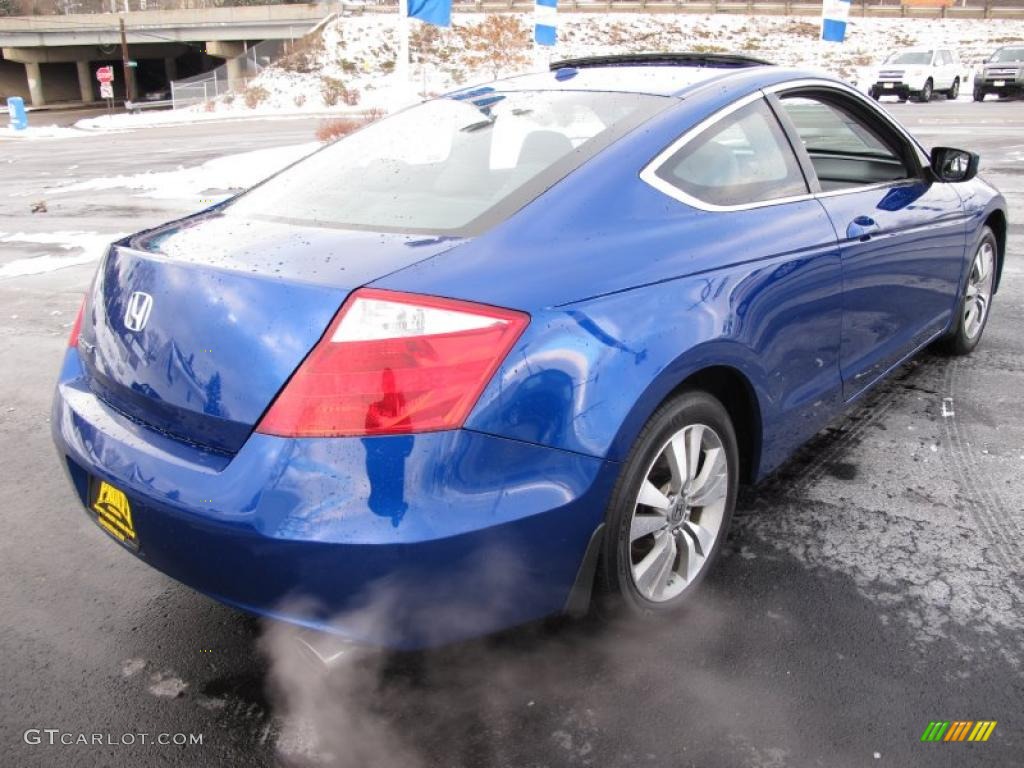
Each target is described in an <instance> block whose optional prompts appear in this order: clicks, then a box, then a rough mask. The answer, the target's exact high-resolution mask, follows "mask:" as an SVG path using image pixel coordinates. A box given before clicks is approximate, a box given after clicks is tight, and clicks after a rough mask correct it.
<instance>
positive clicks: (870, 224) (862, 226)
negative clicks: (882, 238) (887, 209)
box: [846, 216, 882, 243]
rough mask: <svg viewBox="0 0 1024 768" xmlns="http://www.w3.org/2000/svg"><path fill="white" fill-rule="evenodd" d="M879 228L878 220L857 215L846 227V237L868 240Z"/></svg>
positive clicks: (862, 240)
mask: <svg viewBox="0 0 1024 768" xmlns="http://www.w3.org/2000/svg"><path fill="white" fill-rule="evenodd" d="M881 229H882V228H881V227H880V226H878V222H877V221H875V220H874V219H872V218H871V217H870V216H858V217H857V218H856V219H854V220H853V221H851V222H850V226H848V227H847V228H846V237H847V238H848V239H850V240H860V241H861V242H862V243H863V242H867V241H868V240H870V239H871V236H872V235H873V234H875V233H876V232H879V231H881Z"/></svg>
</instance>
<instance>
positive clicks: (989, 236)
mask: <svg viewBox="0 0 1024 768" xmlns="http://www.w3.org/2000/svg"><path fill="white" fill-rule="evenodd" d="M986 244H988V245H990V246H991V247H992V253H993V257H994V258H993V263H992V272H993V278H992V279H993V283H992V286H993V291H992V293H990V294H989V298H988V304H987V306H986V308H985V313H984V316H983V319H982V322H981V327H980V328H978V329H977V331H976V332H975V333H974V335H973V336H972V335H970V334H969V333H968V329H967V312H966V308H967V289H968V287H969V285H970V283H971V275H972V273H973V271H974V261H975V259H976V258H977V255H978V254H979V253H980V252H981V251H982V249H983V248H984V247H985V245H986ZM998 269H999V241H998V240H996V236H995V234H994V233H993V232H992V230H991V229H989V228H988V227H982V230H981V236H980V237H979V238H978V241H977V242H976V243H975V244H974V249H973V250H972V251H971V264H970V266H968V272H967V278H966V279H965V280H964V287H963V289H962V290H961V292H960V300H959V301H958V302H957V305H956V317H955V318H954V321H953V325H952V327H950V329H949V331H948V332H947V333H946V335H945V336H943V337H942V338H941V339H939V340H938V342H936V349H937V350H938V351H940V352H943V353H944V354H947V355H954V356H960V355H969V354H970V353H971V352H973V351H974V348H975V347H977V346H978V343H979V342H980V341H981V337H982V336H983V335H984V334H985V326H986V325H988V319H989V317H990V316H991V314H992V298H993V294H994V293H995V291H994V287H995V282H994V281H995V275H997V274H998Z"/></svg>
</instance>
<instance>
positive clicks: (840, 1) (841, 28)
mask: <svg viewBox="0 0 1024 768" xmlns="http://www.w3.org/2000/svg"><path fill="white" fill-rule="evenodd" d="M850 5H851V3H850V0H823V2H822V4H821V39H822V40H826V41H828V42H830V43H841V42H843V40H845V39H846V20H847V18H849V16H850Z"/></svg>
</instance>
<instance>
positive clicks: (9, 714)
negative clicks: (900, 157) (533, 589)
mask: <svg viewBox="0 0 1024 768" xmlns="http://www.w3.org/2000/svg"><path fill="white" fill-rule="evenodd" d="M892 110H893V112H894V113H895V114H896V115H897V116H898V117H899V118H900V119H901V120H903V121H904V122H905V123H906V124H907V125H908V127H910V128H911V129H912V130H913V131H914V132H915V133H916V134H917V135H918V136H919V137H920V138H921V139H922V140H923V141H924V143H925V144H943V145H951V146H962V147H965V148H969V149H974V150H976V151H979V152H980V153H981V154H982V157H983V171H982V172H983V174H985V175H986V176H987V177H988V178H989V179H990V180H991V181H993V182H994V183H995V184H996V185H997V186H999V187H1000V188H1001V189H1002V191H1003V192H1004V194H1005V195H1006V196H1007V198H1008V199H1009V201H1010V218H1011V232H1010V249H1009V253H1008V255H1007V259H1006V266H1005V269H1004V274H1003V286H1002V289H1001V291H1000V293H999V294H998V295H997V297H996V299H995V302H994V304H993V315H992V317H991V321H990V323H989V326H988V328H987V330H986V335H985V338H984V340H983V341H982V344H981V346H980V347H979V348H978V349H977V350H976V352H975V353H974V354H973V355H972V356H970V357H968V358H962V359H959V360H949V359H946V358H942V357H939V356H936V355H934V354H931V353H926V354H924V355H922V356H921V357H920V358H919V359H918V360H916V361H915V362H914V363H913V364H911V365H908V366H906V367H905V368H904V369H902V370H901V371H900V372H899V374H898V375H897V376H895V377H893V378H892V379H891V380H890V381H889V382H888V383H886V384H885V385H883V386H882V387H880V388H879V389H877V390H876V391H874V392H873V393H872V394H871V395H870V396H869V397H867V398H866V399H865V400H864V401H863V402H861V403H860V404H859V405H858V406H857V407H856V408H854V409H853V410H852V411H851V412H850V413H849V414H848V415H847V417H846V418H845V419H843V420H841V421H838V422H837V423H835V424H834V425H833V426H832V427H831V428H830V429H828V430H825V431H824V432H823V433H822V434H820V435H819V436H818V437H817V438H815V440H814V441H812V443H810V444H809V445H808V446H807V447H806V448H805V449H804V450H802V451H801V452H800V454H799V455H798V456H796V457H795V458H794V459H793V460H792V461H790V462H789V463H788V464H787V465H786V466H785V467H784V468H783V469H782V470H780V471H779V472H778V473H777V474H776V475H774V476H773V477H772V478H770V479H769V480H767V481H766V482H765V483H762V484H761V485H760V486H758V487H756V488H752V489H748V490H747V491H745V493H744V494H743V497H742V498H741V502H740V506H739V509H738V511H737V517H736V519H735V521H734V525H733V528H732V531H731V535H730V537H729V540H728V546H727V549H726V550H725V551H724V553H723V554H724V555H725V556H724V557H723V558H721V559H720V560H719V563H718V565H717V568H716V570H715V571H714V573H713V574H711V575H710V576H709V578H708V579H707V581H706V582H705V589H704V594H703V595H702V597H701V598H700V599H699V600H697V601H695V602H694V603H693V604H691V606H690V608H689V609H688V611H687V612H686V613H685V614H684V615H683V616H682V617H680V618H678V619H676V620H674V621H672V622H670V623H664V624H657V625H653V626H642V627H635V626H620V625H615V624H613V625H602V624H599V623H597V622H596V621H594V620H590V619H588V620H583V621H575V622H572V621H551V622H545V623H541V624H539V625H535V626H531V627H526V628H522V629H519V630H515V631H512V632H508V633H505V634H503V635H501V636H498V637H494V638H488V639H485V640H481V641H477V642H472V643H465V644H461V645H459V646H454V647H451V648H446V649H441V650H438V651H433V652H430V653H426V654H406V655H396V654H383V653H377V652H369V651H363V650H358V649H343V648H342V649H337V650H338V652H339V654H340V655H339V656H338V657H337V658H336V659H335V660H334V661H333V663H332V665H331V668H330V671H329V672H325V671H324V669H323V668H322V667H321V666H320V665H319V663H318V662H315V661H313V660H311V657H310V655H309V654H308V653H306V652H304V649H303V647H302V645H301V643H300V642H299V638H297V637H296V636H295V635H293V633H291V632H289V631H286V630H285V629H284V628H282V627H279V626H269V627H267V626H264V625H262V624H261V623H260V622H259V621H257V620H255V619H252V618H249V617H246V616H243V615H241V614H239V613H237V612H235V611H233V610H231V609H228V608H226V607H223V606H221V605H219V604H216V603H214V602H212V601H210V600H208V599H206V598H204V597H201V596H199V595H197V594H195V593H193V592H191V591H190V590H188V589H186V588H184V587H182V586H179V585H177V584H175V583H173V582H171V581H169V580H168V579H166V578H165V577H163V576H162V575H160V574H158V573H156V572H153V571H152V570H150V569H149V568H147V567H145V566H144V565H142V564H141V563H139V562H137V561H136V560H135V559H133V558H132V557H130V556H128V555H127V554H126V553H124V552H122V551H120V549H119V548H118V547H116V546H114V545H113V544H111V543H110V542H109V541H108V540H107V539H106V538H105V536H104V535H103V534H102V533H101V532H100V531H98V530H97V529H96V527H95V526H94V525H93V524H92V523H91V522H90V521H89V520H88V519H87V517H86V516H85V515H84V514H82V513H81V512H80V511H79V510H78V508H77V503H76V501H75V499H74V498H73V496H72V493H71V491H70V489H69V488H68V486H67V484H66V482H65V480H64V478H63V476H62V475H61V472H60V470H59V468H58V464H57V460H56V457H55V455H54V450H53V448H52V446H51V443H50V439H49V425H48V423H47V419H48V415H49V399H50V393H51V388H52V385H53V381H54V379H55V377H56V373H57V368H58V365H59V361H60V356H61V353H62V350H63V347H64V344H65V338H66V336H67V331H68V325H69V324H70V322H71V320H72V318H73V316H74V312H75V309H76V308H77V304H78V301H79V297H80V295H81V292H82V290H83V288H84V287H85V285H86V283H87V281H88V280H89V278H90V276H91V273H92V270H93V268H94V265H88V264H83V265H80V266H73V267H68V268H65V269H61V270H58V271H54V272H49V273H46V274H39V275H29V276H24V277H16V278H8V279H3V280H0V306H2V308H3V309H2V312H0V354H2V359H3V360H4V365H3V366H0V457H2V466H3V471H2V472H0V491H2V498H3V499H4V500H5V501H6V504H5V505H4V506H5V515H6V518H7V524H6V526H5V527H4V535H3V536H0V562H2V563H3V565H4V576H3V578H2V580H0V609H2V612H3V617H4V621H3V623H2V624H0V651H2V655H0V673H2V676H0V679H2V680H3V681H4V684H5V685H4V688H5V690H4V692H3V694H4V695H3V698H2V699H0V724H2V726H0V750H2V753H3V754H4V757H3V758H2V761H3V762H4V764H9V765H18V766H49V765H56V764H75V765H82V766H90V765H104V766H109V765H122V764H124V765H128V764H140V763H141V764H145V765H150V764H152V765H188V766H200V765H211V766H212V765H242V764H245V765H255V766H260V765H275V764H285V765H324V764H337V765H342V766H346V768H348V767H352V768H355V767H356V766H359V767H362V766H396V767H397V766H417V765H422V766H428V765H439V766H508V767H509V768H511V767H513V766H515V767H516V768H519V767H520V766H522V767H526V766H565V765H572V766H601V767H604V766H624V767H625V766H657V767H658V768H660V767H661V766H691V765H692V766H723V767H725V766H729V767H745V766H749V767H751V768H753V767H757V766H760V767H765V766H824V767H826V768H842V767H844V766H869V765H871V766H876V765H877V766H882V765H889V766H957V767H959V766H975V765H978V766H1012V765H1020V764H1021V763H1022V762H1024V736H1022V728H1024V707H1022V705H1021V702H1022V701H1024V672H1022V669H1021V663H1022V660H1024V644H1022V642H1021V637H1022V636H1024V635H1022V630H1024V577H1022V572H1024V569H1022V566H1024V483H1022V481H1021V476H1022V472H1024V411H1022V409H1021V407H1020V404H1021V401H1022V399H1024V398H1022V395H1024V386H1022V383H1021V376H1022V368H1024V336H1022V334H1021V332H1020V328H1021V327H1024V283H1022V280H1021V276H1022V272H1024V251H1022V250H1021V245H1020V244H1021V242H1024V240H1022V235H1024V227H1022V226H1021V225H1020V224H1018V223H1017V219H1018V215H1017V213H1016V212H1017V211H1018V210H1019V209H1020V208H1021V205H1022V203H1024V138H1021V134H1020V131H1019V126H1020V125H1022V124H1024V103H1020V102H1016V103H999V102H985V103H984V104H981V105H974V104H970V103H956V104H947V103H944V102H936V103H933V104H928V105H893V106H892ZM315 124H316V121H315V120H307V121H301V120H300V121H251V122H247V123H245V124H244V126H243V127H242V128H240V127H239V126H238V125H237V124H211V125H205V126H182V127H177V128H161V129H151V130H147V131H138V132H133V133H125V134H117V135H116V136H107V137H88V138H75V139H59V140H47V141H42V140H40V141H35V142H21V141H19V142H6V143H4V144H3V145H2V149H3V159H2V160H0V170H2V171H4V173H5V174H6V175H5V178H4V181H3V184H2V185H0V198H3V204H2V205H0V231H3V232H8V233H9V232H20V231H26V232H45V231H47V230H48V229H49V230H54V229H56V230H77V231H88V232H97V233H112V232H117V231H125V230H126V229H138V228H141V227H143V226H145V225H148V224H155V223H158V222H159V221H161V220H163V219H166V218H169V217H170V216H174V215H178V214H179V213H184V212H186V211H187V210H188V208H187V206H188V205H189V204H191V203H190V202H188V201H180V200H173V199H172V200H157V201H154V200H153V199H151V198H140V197H137V196H134V195H132V194H130V193H128V192H125V191H123V190H122V191H121V192H107V193H103V194H101V195H95V194H89V193H80V194H71V195H59V194H58V195H56V196H53V195H50V194H49V192H48V190H47V189H45V185H47V184H57V183H63V182H64V181H65V180H66V179H67V178H70V177H74V178H75V179H83V178H86V179H87V178H92V177H96V176H109V175H117V174H126V173H136V172H138V171H139V170H140V169H152V170H170V169H173V168H176V167H177V166H178V165H186V166H189V165H195V164H197V163H200V162H203V161H204V160H207V159H210V158H213V157H217V156H219V155H222V154H225V153H226V152H231V151H242V150H245V149H251V148H258V147H269V146H277V145H285V144H297V143H301V142H305V141H309V140H310V138H311V137H312V134H313V130H314V128H315ZM4 161H7V162H6V163H5V162H4ZM72 165H75V166H77V167H76V168H74V169H72V170H69V168H70V166H72ZM44 174H48V175H44ZM36 197H39V198H41V199H42V198H46V199H47V201H48V202H49V203H50V205H49V212H48V213H46V214H30V213H29V208H28V205H27V203H28V201H30V200H32V199H34V198H36ZM44 217H45V218H44ZM5 247H6V246H4V245H3V244H0V262H3V261H5V260H7V259H8V258H11V257H12V256H11V254H10V253H9V252H7V253H5V252H4V249H5ZM22 255H24V254H22ZM932 720H996V721H998V726H997V727H996V728H995V730H994V731H993V733H992V736H991V737H990V739H989V741H988V742H986V743H982V744H973V743H960V744H950V743H938V744H922V743H921V742H920V740H919V739H920V736H921V733H922V732H923V731H924V729H925V727H926V726H927V725H928V723H929V722H930V721H932ZM28 729H39V730H40V734H39V735H38V740H39V741H41V742H42V743H39V744H35V743H28V742H31V741H34V740H35V739H36V734H35V733H34V731H33V732H30V733H29V735H28V738H27V740H26V731H27V730H28ZM43 729H58V730H59V732H60V733H58V734H56V741H57V743H56V744H54V745H50V744H48V742H47V739H48V738H49V736H48V735H47V734H46V733H45V732H43ZM79 733H84V734H94V733H100V734H103V742H104V743H102V744H90V745H81V744H78V745H61V744H60V735H61V734H70V735H71V736H72V737H77V735H78V734H79ZM143 733H145V734H148V735H149V736H148V737H147V740H149V739H155V738H156V734H159V733H169V734H201V735H202V744H201V745H200V744H192V745H185V746H175V745H157V744H142V743H140V737H139V734H143ZM127 735H133V737H132V740H133V741H134V743H132V744H124V743H121V742H122V741H125V740H127V738H126V736H127ZM65 740H69V739H67V738H66V739H65ZM70 740H75V738H71V739H70ZM108 741H113V742H114V743H113V744H110V743H107V742H108Z"/></svg>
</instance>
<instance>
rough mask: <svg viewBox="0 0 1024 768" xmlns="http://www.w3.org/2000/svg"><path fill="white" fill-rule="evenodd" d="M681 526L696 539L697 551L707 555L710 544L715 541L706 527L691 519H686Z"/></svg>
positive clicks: (709, 550)
mask: <svg viewBox="0 0 1024 768" xmlns="http://www.w3.org/2000/svg"><path fill="white" fill-rule="evenodd" d="M683 527H684V528H686V530H687V531H688V532H689V533H690V535H692V536H693V538H694V539H695V540H696V544H697V550H698V552H699V553H700V554H701V555H703V556H704V557H707V555H708V554H709V553H710V552H711V545H712V544H714V543H715V535H714V534H713V533H711V531H709V530H708V529H707V528H704V527H703V526H701V525H699V524H697V523H695V522H693V521H692V520H687V521H686V523H685V525H684V526H683Z"/></svg>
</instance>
